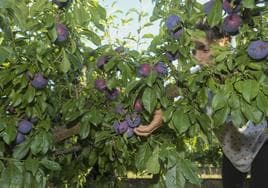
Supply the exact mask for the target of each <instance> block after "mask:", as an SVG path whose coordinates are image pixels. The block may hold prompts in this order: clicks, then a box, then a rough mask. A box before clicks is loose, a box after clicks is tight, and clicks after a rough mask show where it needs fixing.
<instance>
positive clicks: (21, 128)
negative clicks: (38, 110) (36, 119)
mask: <svg viewBox="0 0 268 188" xmlns="http://www.w3.org/2000/svg"><path fill="white" fill-rule="evenodd" d="M32 128H33V123H32V122H31V121H28V120H26V119H22V120H21V121H20V122H19V123H18V125H17V131H18V132H17V136H16V144H20V143H22V142H23V141H24V140H25V135H26V134H28V133H30V132H31V130H32Z"/></svg>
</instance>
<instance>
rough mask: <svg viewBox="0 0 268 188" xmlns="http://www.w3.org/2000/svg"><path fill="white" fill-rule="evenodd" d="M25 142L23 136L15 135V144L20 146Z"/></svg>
mask: <svg viewBox="0 0 268 188" xmlns="http://www.w3.org/2000/svg"><path fill="white" fill-rule="evenodd" d="M24 140H25V135H24V134H21V133H20V132H18V133H17V136H16V144H20V143H22V142H23V141H24Z"/></svg>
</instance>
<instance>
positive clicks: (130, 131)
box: [126, 127, 134, 138]
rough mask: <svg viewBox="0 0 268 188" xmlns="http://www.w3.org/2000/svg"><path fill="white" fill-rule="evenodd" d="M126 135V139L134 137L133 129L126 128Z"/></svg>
mask: <svg viewBox="0 0 268 188" xmlns="http://www.w3.org/2000/svg"><path fill="white" fill-rule="evenodd" d="M126 134H127V137H128V138H131V137H132V136H133V135H134V131H133V128H131V127H128V128H127V131H126Z"/></svg>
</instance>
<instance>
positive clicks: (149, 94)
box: [142, 87, 157, 113]
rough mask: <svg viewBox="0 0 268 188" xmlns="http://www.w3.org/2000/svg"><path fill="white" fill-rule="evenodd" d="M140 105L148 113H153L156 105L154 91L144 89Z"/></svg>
mask: <svg viewBox="0 0 268 188" xmlns="http://www.w3.org/2000/svg"><path fill="white" fill-rule="evenodd" d="M142 104H143V106H144V108H145V109H146V110H147V111H148V112H149V113H152V112H153V111H154V109H155V107H156V105H157V98H156V93H155V91H154V89H152V88H149V87H148V88H146V89H145V91H144V93H143V95H142Z"/></svg>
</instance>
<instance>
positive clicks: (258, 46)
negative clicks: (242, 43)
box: [247, 40, 268, 60]
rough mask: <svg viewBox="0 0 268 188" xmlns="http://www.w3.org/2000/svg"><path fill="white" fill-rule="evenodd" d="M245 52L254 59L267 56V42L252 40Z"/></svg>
mask: <svg viewBox="0 0 268 188" xmlns="http://www.w3.org/2000/svg"><path fill="white" fill-rule="evenodd" d="M247 52H248V55H249V56H250V57H251V58H252V59H255V60H261V59H264V58H268V42H265V41H262V40H256V41H252V42H251V43H250V44H249V46H248V49H247Z"/></svg>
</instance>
